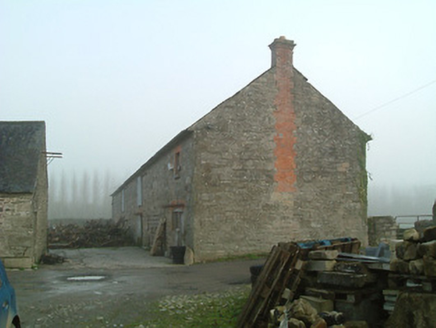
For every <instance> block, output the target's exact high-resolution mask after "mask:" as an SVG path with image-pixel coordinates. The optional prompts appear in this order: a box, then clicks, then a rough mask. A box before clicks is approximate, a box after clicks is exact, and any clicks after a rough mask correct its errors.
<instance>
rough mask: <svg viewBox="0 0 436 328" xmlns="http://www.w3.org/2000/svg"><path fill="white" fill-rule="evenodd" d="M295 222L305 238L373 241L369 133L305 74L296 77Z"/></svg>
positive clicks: (364, 242)
mask: <svg viewBox="0 0 436 328" xmlns="http://www.w3.org/2000/svg"><path fill="white" fill-rule="evenodd" d="M294 94H295V115H296V125H297V131H296V138H297V143H296V147H295V151H296V175H297V184H296V187H297V192H296V198H295V210H294V218H295V220H297V221H299V222H301V225H300V226H301V228H302V230H301V231H300V233H302V235H303V236H305V238H310V239H312V238H319V237H323V238H334V237H341V236H350V237H357V238H359V239H360V240H361V241H362V243H363V244H366V243H367V234H366V231H367V224H366V215H367V200H366V193H367V190H366V188H367V173H366V169H365V163H366V158H365V156H366V142H367V141H368V139H367V138H368V136H367V135H366V134H364V133H363V132H362V131H361V130H360V129H359V128H358V127H357V126H356V125H354V124H353V123H352V122H351V121H350V120H349V119H348V118H347V117H346V116H345V115H343V113H342V112H341V111H340V110H339V109H337V108H336V107H335V106H334V105H333V104H332V103H331V102H330V101H329V100H328V99H327V98H325V97H324V96H323V95H322V94H321V93H319V92H318V91H317V90H316V89H315V88H314V87H313V86H311V85H310V84H309V83H308V82H307V81H306V79H305V78H304V76H302V75H301V74H300V73H298V72H296V74H295V76H294Z"/></svg>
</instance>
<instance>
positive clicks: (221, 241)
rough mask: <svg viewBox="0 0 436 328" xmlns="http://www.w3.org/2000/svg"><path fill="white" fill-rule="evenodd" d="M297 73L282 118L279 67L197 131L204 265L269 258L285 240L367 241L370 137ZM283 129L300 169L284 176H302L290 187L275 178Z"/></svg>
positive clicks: (198, 238) (199, 250)
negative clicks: (346, 238) (237, 258)
mask: <svg viewBox="0 0 436 328" xmlns="http://www.w3.org/2000/svg"><path fill="white" fill-rule="evenodd" d="M293 73H294V75H293V80H292V83H291V87H292V89H293V93H292V97H291V98H289V99H290V100H291V101H292V106H293V107H291V108H290V109H289V110H287V111H289V112H286V110H285V111H284V114H283V115H284V116H281V115H280V113H279V114H277V103H278V102H280V98H279V97H278V95H277V93H278V92H279V91H278V90H277V89H276V85H277V84H276V82H277V81H276V78H277V77H276V76H275V69H271V70H269V71H268V72H266V73H265V74H264V75H262V76H261V77H259V78H258V79H256V80H255V81H253V82H252V83H251V84H250V85H248V86H247V87H246V88H244V89H243V90H241V91H240V92H238V93H237V94H236V95H235V96H233V97H231V98H230V99H228V100H226V101H225V102H223V103H222V104H220V105H219V106H218V107H217V108H216V109H214V110H213V111H212V112H211V113H209V114H208V115H206V116H205V117H204V118H203V119H201V120H200V121H199V122H198V123H197V124H196V125H194V127H193V129H194V130H195V147H196V154H197V155H198V156H197V158H196V170H195V176H194V191H195V199H196V202H195V211H194V213H195V242H194V246H195V257H196V261H203V260H208V259H212V258H216V257H222V256H230V255H237V254H246V253H259V252H267V251H269V250H270V248H271V246H272V245H274V244H276V243H277V242H280V241H290V240H301V239H320V238H321V239H324V238H335V237H344V236H350V237H357V238H359V239H360V240H361V241H362V243H363V244H366V243H367V225H366V206H367V204H366V170H365V162H366V161H365V153H366V142H367V139H366V138H367V136H366V135H365V134H364V133H363V132H362V131H361V130H360V129H359V128H358V127H357V126H356V125H354V124H353V123H352V122H351V121H350V120H349V119H348V118H346V117H345V116H344V115H343V114H342V113H341V112H340V111H339V110H338V109H337V108H336V107H335V106H334V105H333V104H332V103H331V102H330V101H329V100H328V99H326V98H325V97H324V96H323V95H322V94H320V93H319V92H318V91H317V90H315V89H314V88H313V87H312V86H311V85H310V84H309V83H307V81H306V79H305V78H304V77H303V76H302V75H301V74H300V73H299V72H298V71H294V72H293ZM287 101H289V100H288V99H285V100H284V101H283V102H284V103H286V102H287ZM289 117H291V121H289V122H288V120H289ZM293 124H295V125H294V126H293ZM283 125H287V126H288V128H290V129H294V130H293V131H294V132H293V138H294V141H293V144H294V146H293V149H294V154H293V155H292V154H291V155H289V156H294V157H293V158H292V159H291V161H290V162H289V163H291V164H295V166H293V165H291V164H289V165H288V164H287V165H288V166H289V167H290V168H291V169H292V170H293V171H290V172H289V174H285V175H284V177H282V178H283V179H287V178H288V176H289V177H292V176H295V178H293V179H291V180H288V182H287V185H285V186H286V187H283V185H282V186H280V183H281V181H280V179H281V178H280V177H279V178H278V177H277V172H278V167H277V165H280V162H278V160H277V158H278V156H281V155H280V153H278V151H277V149H278V147H280V145H281V144H280V143H277V138H280V137H282V136H283V135H282V133H281V130H280V129H281V127H283ZM283 146H284V147H285V146H286V145H285V144H283Z"/></svg>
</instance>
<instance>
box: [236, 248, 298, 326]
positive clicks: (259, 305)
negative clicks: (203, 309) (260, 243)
mask: <svg viewBox="0 0 436 328" xmlns="http://www.w3.org/2000/svg"><path fill="white" fill-rule="evenodd" d="M299 255H300V248H299V247H298V245H297V244H295V243H287V244H280V245H278V246H274V247H273V248H272V250H271V252H270V254H269V256H268V258H267V260H266V262H265V265H264V267H263V269H262V271H261V273H260V275H259V277H258V279H257V281H256V283H255V285H254V286H253V289H252V290H251V294H250V296H249V298H248V301H247V303H246V304H245V307H244V309H243V311H242V313H241V315H240V317H239V320H238V324H237V327H240V328H256V327H257V328H260V327H266V326H267V325H268V317H269V311H270V310H271V309H273V308H274V307H275V306H277V305H278V304H281V303H284V302H286V301H287V300H292V299H293V297H294V295H295V292H296V290H297V287H298V285H299V283H300V280H301V272H302V270H303V269H304V264H305V263H304V261H301V260H300V258H299ZM285 291H286V292H285Z"/></svg>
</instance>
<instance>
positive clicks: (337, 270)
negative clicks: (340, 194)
mask: <svg viewBox="0 0 436 328" xmlns="http://www.w3.org/2000/svg"><path fill="white" fill-rule="evenodd" d="M391 245H392V246H391V247H389V245H387V244H384V243H382V244H380V245H379V247H377V248H372V249H371V248H367V249H366V254H365V255H363V254H360V242H359V241H358V240H357V239H351V238H340V239H335V240H323V241H309V242H307V241H305V242H292V243H280V244H278V245H277V246H274V247H273V248H272V250H271V252H270V254H269V256H268V258H267V260H266V262H265V264H264V265H263V267H261V268H259V267H255V268H254V267H253V268H250V271H251V274H252V281H253V287H252V290H251V293H250V296H249V298H248V300H247V303H246V304H245V307H244V309H243V311H242V313H241V315H240V317H239V320H238V327H239V328H248V327H255V328H262V327H265V328H267V327H268V328H273V327H280V328H283V327H299V328H309V327H310V328H321V327H323V328H324V327H400V326H404V325H406V326H407V325H409V326H414V327H433V326H432V325H431V323H434V322H436V227H434V226H433V227H430V228H427V229H425V230H424V231H423V232H422V233H419V232H417V231H416V230H414V229H410V230H407V231H405V232H404V240H402V241H401V240H397V241H392V242H391ZM427 323H428V324H430V325H427Z"/></svg>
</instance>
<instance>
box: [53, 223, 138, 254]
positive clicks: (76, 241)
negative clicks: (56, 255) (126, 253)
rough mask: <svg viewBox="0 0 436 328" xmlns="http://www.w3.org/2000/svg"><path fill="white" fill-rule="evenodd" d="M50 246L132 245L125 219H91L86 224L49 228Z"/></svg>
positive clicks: (61, 225) (60, 225)
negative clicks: (116, 220)
mask: <svg viewBox="0 0 436 328" xmlns="http://www.w3.org/2000/svg"><path fill="white" fill-rule="evenodd" d="M48 243H49V248H52V249H53V248H86V247H115V246H132V245H133V242H132V239H131V237H130V235H129V227H128V225H127V224H126V222H125V221H118V222H117V223H115V222H113V221H109V220H89V221H86V223H85V224H84V225H78V224H65V225H64V224H59V225H56V226H51V227H50V228H49V230H48Z"/></svg>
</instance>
